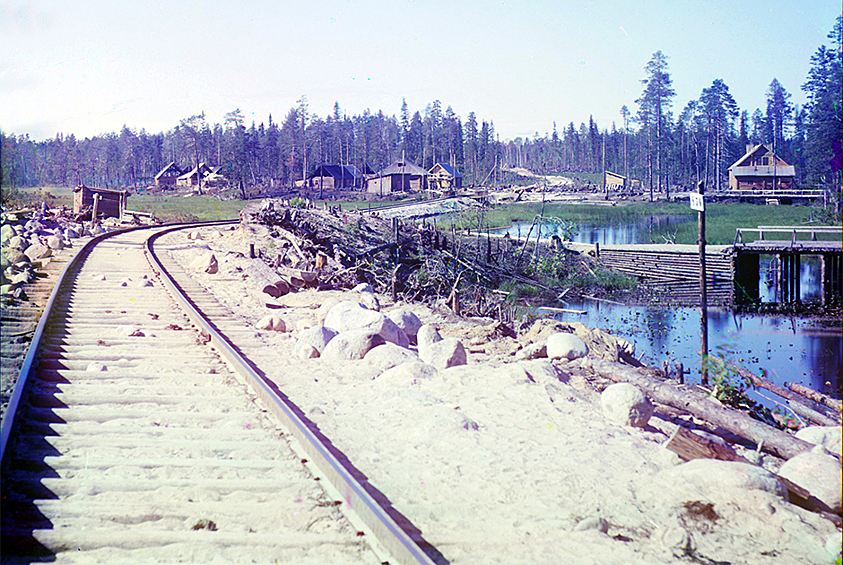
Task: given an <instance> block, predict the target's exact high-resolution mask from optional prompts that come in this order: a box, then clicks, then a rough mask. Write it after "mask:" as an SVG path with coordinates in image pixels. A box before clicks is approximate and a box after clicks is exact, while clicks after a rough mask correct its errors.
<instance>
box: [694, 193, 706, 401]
mask: <svg viewBox="0 0 843 565" xmlns="http://www.w3.org/2000/svg"><path fill="white" fill-rule="evenodd" d="M697 189H698V192H696V193H694V192H692V193H691V209H692V210H696V211H697V212H698V214H697V215H698V216H699V227H700V230H699V237H698V239H697V242H698V243H699V244H700V350H701V355H702V360H701V365H700V377H701V379H702V384H704V385H707V384H708V370H707V369H706V362H707V361H708V296H707V293H706V288H705V197H704V196H703V194H705V182H704V181H700V182H699V183H698V184H697Z"/></svg>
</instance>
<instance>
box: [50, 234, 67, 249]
mask: <svg viewBox="0 0 843 565" xmlns="http://www.w3.org/2000/svg"><path fill="white" fill-rule="evenodd" d="M47 247H49V248H50V249H56V250H59V249H64V240H63V239H62V238H61V237H59V236H57V235H51V236H50V237H48V238H47Z"/></svg>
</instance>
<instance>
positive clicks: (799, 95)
mask: <svg viewBox="0 0 843 565" xmlns="http://www.w3.org/2000/svg"><path fill="white" fill-rule="evenodd" d="M840 12H841V5H840V2H839V0H838V1H831V0H822V1H818V0H792V1H782V0H766V1H759V0H731V1H721V0H698V1H694V2H690V1H682V0H674V1H669V0H638V1H625V2H624V1H600V0H593V1H585V2H584V1H573V2H568V1H550V0H538V1H537V0H531V1H520V0H519V1H504V2H501V1H490V2H486V1H481V0H470V1H460V0H449V1H439V0H434V1H422V0H419V1H407V0H396V1H383V0H362V1H354V0H338V1H334V0H304V1H296V2H292V1H284V0H275V1H266V2H262V1H257V0H241V1H237V2H221V1H211V0H205V1H184V2H183V1H178V0H166V1H161V0H141V1H137V2H128V1H116V0H113V1H103V0H101V1H87V0H64V1H37V0H30V1H20V0H18V1H14V0H0V128H2V129H3V131H4V132H7V133H16V134H22V133H29V134H30V135H31V137H33V138H34V139H44V138H46V137H52V136H54V135H55V134H56V133H57V132H63V133H66V134H69V133H74V134H75V135H76V136H77V137H90V136H93V135H97V134H101V133H106V132H111V131H118V130H119V129H120V128H121V127H122V126H123V125H124V124H126V125H128V126H129V127H131V128H134V129H136V130H140V129H141V128H145V129H146V130H147V132H150V133H158V132H161V131H166V130H168V129H171V128H172V127H174V126H175V125H177V124H178V122H179V120H180V119H182V118H185V117H188V116H191V115H193V114H198V113H199V112H202V111H204V112H205V113H206V116H207V118H208V120H209V121H210V122H220V123H221V122H222V120H223V116H224V114H225V113H226V112H229V111H231V110H234V109H235V108H240V109H241V110H242V112H243V114H244V116H245V117H246V118H247V120H248V121H251V120H252V119H254V120H255V121H256V122H258V123H259V122H261V121H263V122H266V121H267V117H268V116H269V114H270V113H271V114H272V116H273V119H274V120H275V121H276V122H280V121H281V120H283V118H284V116H285V115H286V113H287V112H288V110H289V109H290V108H291V107H293V106H295V105H296V101H297V100H298V99H299V98H301V96H302V95H306V96H307V99H308V102H309V108H310V111H311V113H316V114H318V115H320V116H322V117H325V116H327V115H328V114H329V113H330V112H331V110H332V108H333V105H334V102H335V101H337V102H339V104H340V107H341V108H342V109H343V110H344V111H345V112H346V113H348V114H350V115H351V114H359V113H362V112H363V110H364V109H366V108H369V109H370V110H372V111H375V112H376V111H377V110H383V111H384V113H386V114H388V115H398V114H399V113H400V108H401V99H402V97H404V98H406V100H407V104H408V106H409V108H410V110H411V111H416V110H418V111H421V112H422V113H423V111H424V107H425V106H426V105H427V104H429V103H430V102H432V101H434V100H436V99H438V100H440V101H441V102H442V104H443V108H444V107H447V106H449V105H450V106H452V107H453V109H454V111H455V112H456V113H457V114H458V115H459V116H461V117H462V118H463V120H465V119H466V117H467V115H468V113H469V112H471V111H474V112H475V113H476V114H477V117H478V119H479V120H493V121H494V123H495V127H496V130H497V132H498V133H499V135H500V138H501V140H507V139H514V138H515V137H519V136H521V137H525V136H532V135H534V134H535V133H536V132H538V133H539V134H540V135H544V134H545V133H547V132H550V131H551V130H552V127H553V122H554V121H556V122H557V126H558V128H559V130H560V131H561V130H562V129H563V128H564V126H565V125H566V124H567V123H568V122H571V121H573V122H574V123H575V125H576V126H579V124H580V122H587V121H588V118H589V115H593V116H594V118H595V119H596V120H597V122H598V125H599V126H600V127H601V129H603V128H610V127H611V124H612V122H613V121H615V122H616V123H617V124H618V125H619V126H620V124H621V120H620V107H621V106H622V105H624V104H626V105H627V106H628V107H629V109H630V110H631V111H632V112H633V113H634V112H635V111H636V110H637V105H636V104H635V102H634V101H635V99H636V98H638V96H639V95H640V94H641V91H642V85H641V82H640V81H641V79H642V78H644V76H645V75H644V66H645V65H646V64H647V62H648V61H649V60H650V58H651V56H652V54H653V53H654V52H655V51H657V50H662V51H663V52H664V53H665V54H666V55H667V56H668V64H669V71H670V73H671V75H672V77H673V85H674V88H675V90H676V97H675V100H674V105H673V110H674V112H675V113H676V114H678V113H679V112H681V110H682V108H684V106H685V104H687V102H688V101H689V100H692V99H696V98H698V97H699V95H700V92H701V91H702V89H703V88H705V87H708V86H710V85H711V82H712V81H713V80H714V79H717V78H721V79H723V80H724V81H725V82H726V84H727V85H728V86H729V88H730V90H731V92H732V95H733V96H734V98H735V100H736V101H737V103H738V106H739V107H740V108H741V109H746V110H749V111H750V113H752V111H754V110H755V109H756V108H763V107H764V104H765V92H766V90H767V87H768V85H769V84H770V82H771V81H772V79H773V78H774V77H775V78H777V79H778V80H779V82H781V83H782V85H784V87H785V89H787V91H788V92H790V93H791V94H792V95H793V98H792V101H793V102H794V103H799V104H802V103H804V101H805V97H804V94H803V92H802V90H801V85H802V84H803V83H804V82H805V79H806V76H807V73H808V69H809V66H810V58H811V55H813V54H814V52H816V50H817V48H819V46H820V45H823V44H827V43H828V40H827V38H826V35H827V34H828V32H829V31H831V29H832V27H833V25H834V22H835V18H836V17H837V16H838V15H839V14H840Z"/></svg>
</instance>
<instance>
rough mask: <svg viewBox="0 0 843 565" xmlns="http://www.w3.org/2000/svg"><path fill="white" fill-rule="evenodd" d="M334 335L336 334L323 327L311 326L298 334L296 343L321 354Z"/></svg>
mask: <svg viewBox="0 0 843 565" xmlns="http://www.w3.org/2000/svg"><path fill="white" fill-rule="evenodd" d="M336 335H337V332H335V331H334V330H332V329H330V328H326V327H325V326H313V327H310V328H308V329H306V330H304V331H302V332H300V333H299V335H298V343H301V344H303V345H310V346H311V347H313V348H314V349H315V350H316V351H318V352H319V353H320V354H321V353H322V352H323V351H324V350H325V347H327V345H328V343H329V342H330V341H331V340H332V339H334V337H336Z"/></svg>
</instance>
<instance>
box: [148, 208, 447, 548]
mask: <svg viewBox="0 0 843 565" xmlns="http://www.w3.org/2000/svg"><path fill="white" fill-rule="evenodd" d="M230 222H231V221H218V222H209V223H206V224H204V225H215V224H225V223H230ZM192 225H195V224H192ZM188 227H191V226H174V227H171V228H169V229H165V230H162V231H159V232H157V233H155V234H154V235H152V236H150V238H149V239H147V240H146V242H145V243H144V251H145V252H146V257H147V260H148V261H149V262H150V265H151V266H152V268H153V270H154V271H156V272H157V274H159V275H160V277H161V280H162V282H163V283H164V284H165V286H166V287H167V288H168V289H169V290H170V292H171V294H172V295H173V298H174V299H175V300H176V301H177V302H178V303H179V305H180V306H181V307H182V308H183V310H184V311H185V313H186V314H187V316H188V318H190V320H191V321H192V322H193V323H194V324H195V325H196V327H197V328H198V329H200V331H201V332H203V333H205V334H206V335H207V336H209V337H210V342H211V344H212V345H213V346H214V347H215V348H216V349H217V351H219V353H220V355H222V356H223V357H224V358H225V359H226V360H227V361H228V362H229V364H230V365H231V367H232V368H233V369H234V370H235V371H237V372H238V373H239V374H240V375H241V376H243V378H244V379H246V381H247V382H249V384H250V385H251V386H252V388H253V389H254V390H255V392H256V393H257V394H258V396H260V397H261V399H262V400H263V401H264V402H265V403H266V404H267V407H268V408H269V409H270V411H271V412H272V413H273V414H274V415H275V416H276V417H277V418H279V419H280V420H281V421H282V422H283V423H284V424H285V425H286V426H287V428H288V429H289V430H290V433H291V434H292V435H293V436H294V437H295V438H296V439H297V440H298V442H299V444H300V445H301V447H302V448H303V450H304V451H305V452H306V453H307V455H308V460H309V461H310V462H312V463H313V464H314V465H315V466H316V468H317V469H318V470H319V472H320V473H321V474H322V476H323V477H324V478H325V479H327V481H328V482H329V483H330V484H331V486H332V487H333V488H334V489H335V490H336V493H337V494H338V495H339V496H340V497H342V505H343V506H344V507H345V508H346V509H347V510H348V511H351V512H353V513H355V514H356V515H357V517H359V518H360V520H361V521H362V522H363V523H364V524H365V525H366V527H368V528H369V530H370V531H371V532H372V534H373V536H374V537H375V539H376V540H377V542H378V543H379V544H381V546H382V547H383V548H384V549H385V550H386V552H387V553H388V554H389V555H390V556H391V557H393V558H394V559H395V560H396V561H397V562H398V563H402V564H424V565H433V564H434V563H435V561H433V560H432V559H431V557H430V556H429V555H428V554H427V553H426V552H425V551H424V550H423V549H422V548H421V547H420V545H419V544H418V543H417V542H416V541H415V540H414V539H413V538H412V537H411V536H410V535H409V534H408V533H407V532H406V531H405V530H404V529H403V528H401V526H399V525H398V524H397V523H396V522H395V520H394V519H393V518H392V516H390V515H389V513H388V512H387V511H386V509H385V508H384V507H383V506H381V504H379V503H378V502H377V501H376V500H375V499H374V497H372V495H370V494H369V493H368V492H367V491H366V489H365V487H364V486H363V485H362V484H361V483H360V482H359V481H358V480H357V479H356V478H355V477H354V476H353V475H352V473H351V472H350V471H349V470H348V469H347V468H346V467H345V466H344V465H343V464H342V463H341V462H340V461H339V460H338V459H337V458H336V457H335V456H334V454H333V453H331V450H330V449H329V448H328V446H327V445H326V444H325V443H324V442H323V441H322V439H321V438H320V437H319V436H318V435H316V434H315V433H314V432H313V431H312V430H311V429H310V428H309V427H308V425H307V424H306V423H305V422H304V421H303V420H302V419H301V418H300V417H299V416H298V415H297V414H296V411H297V410H298V408H297V407H296V406H295V405H294V404H293V403H292V402H291V401H289V400H288V399H286V398H282V397H281V396H279V395H278V394H277V393H276V392H275V391H274V390H273V388H272V387H271V386H270V385H269V383H267V382H266V380H265V379H264V378H262V377H261V376H260V375H259V374H258V373H257V372H255V370H254V369H253V368H252V367H251V365H250V364H249V362H248V361H247V360H246V359H244V358H243V356H242V355H241V354H240V353H239V352H238V351H237V350H236V349H235V348H234V346H232V344H231V343H230V342H229V341H228V340H227V339H226V338H225V337H224V336H223V335H222V334H220V333H219V332H218V331H217V330H216V328H215V327H214V326H213V325H212V324H211V322H210V320H208V319H207V318H206V317H205V316H204V315H203V314H202V313H201V312H200V311H199V310H198V309H196V308H195V307H194V306H193V304H192V303H191V302H190V300H189V299H188V298H187V297H186V296H184V294H183V293H182V291H181V289H180V288H179V286H178V283H177V282H176V281H175V280H174V279H173V277H172V276H171V275H170V274H169V273H168V272H167V271H166V269H165V268H164V266H163V265H162V264H161V262H160V261H159V260H158V258H157V257H156V256H155V251H154V242H155V240H157V239H158V238H159V237H161V236H163V235H165V234H167V233H170V232H172V231H177V230H181V229H186V228H188Z"/></svg>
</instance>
